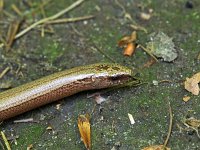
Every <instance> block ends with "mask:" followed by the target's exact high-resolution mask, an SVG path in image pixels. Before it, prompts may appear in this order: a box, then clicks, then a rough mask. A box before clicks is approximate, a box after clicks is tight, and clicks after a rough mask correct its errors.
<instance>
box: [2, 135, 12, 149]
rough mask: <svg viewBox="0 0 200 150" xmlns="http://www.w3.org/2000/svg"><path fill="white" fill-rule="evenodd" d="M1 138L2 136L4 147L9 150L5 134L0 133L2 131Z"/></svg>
mask: <svg viewBox="0 0 200 150" xmlns="http://www.w3.org/2000/svg"><path fill="white" fill-rule="evenodd" d="M1 136H2V138H3V141H4V143H5V145H6V148H7V150H11V148H10V144H9V143H8V140H7V138H6V136H5V134H4V132H2V131H1Z"/></svg>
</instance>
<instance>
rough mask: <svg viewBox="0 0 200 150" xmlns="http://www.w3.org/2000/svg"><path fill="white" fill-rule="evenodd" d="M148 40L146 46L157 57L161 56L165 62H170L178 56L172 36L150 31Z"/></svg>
mask: <svg viewBox="0 0 200 150" xmlns="http://www.w3.org/2000/svg"><path fill="white" fill-rule="evenodd" d="M149 39H150V41H149V42H148V43H147V48H148V49H150V51H151V53H152V54H153V55H155V56H156V57H158V58H163V60H164V61H166V62H172V61H173V60H175V59H176V58H177V56H178V54H177V51H176V49H175V45H174V42H173V41H172V38H170V37H169V36H167V35H166V34H165V33H163V32H158V33H155V32H154V33H152V34H150V35H149Z"/></svg>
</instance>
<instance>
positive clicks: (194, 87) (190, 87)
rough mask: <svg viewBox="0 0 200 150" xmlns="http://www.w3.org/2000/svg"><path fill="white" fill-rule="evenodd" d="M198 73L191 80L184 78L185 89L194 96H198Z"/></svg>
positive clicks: (199, 76) (199, 80)
mask: <svg viewBox="0 0 200 150" xmlns="http://www.w3.org/2000/svg"><path fill="white" fill-rule="evenodd" d="M199 82H200V72H199V73H196V74H194V75H193V76H192V77H191V78H186V81H185V82H184V84H185V89H186V90H187V91H189V92H191V93H192V94H194V95H199V85H198V83H199Z"/></svg>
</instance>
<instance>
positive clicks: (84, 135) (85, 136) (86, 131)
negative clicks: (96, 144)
mask: <svg viewBox="0 0 200 150" xmlns="http://www.w3.org/2000/svg"><path fill="white" fill-rule="evenodd" d="M89 120H90V116H89V114H86V115H79V117H78V128H79V132H80V135H81V139H82V141H83V143H84V145H85V147H86V149H87V150H90V149H91V137H90V134H91V132H90V122H89Z"/></svg>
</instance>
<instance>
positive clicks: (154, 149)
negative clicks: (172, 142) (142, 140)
mask: <svg viewBox="0 0 200 150" xmlns="http://www.w3.org/2000/svg"><path fill="white" fill-rule="evenodd" d="M163 148H164V147H163V145H152V146H149V147H145V148H143V149H142V150H164V149H163ZM165 150H171V148H168V147H165Z"/></svg>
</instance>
